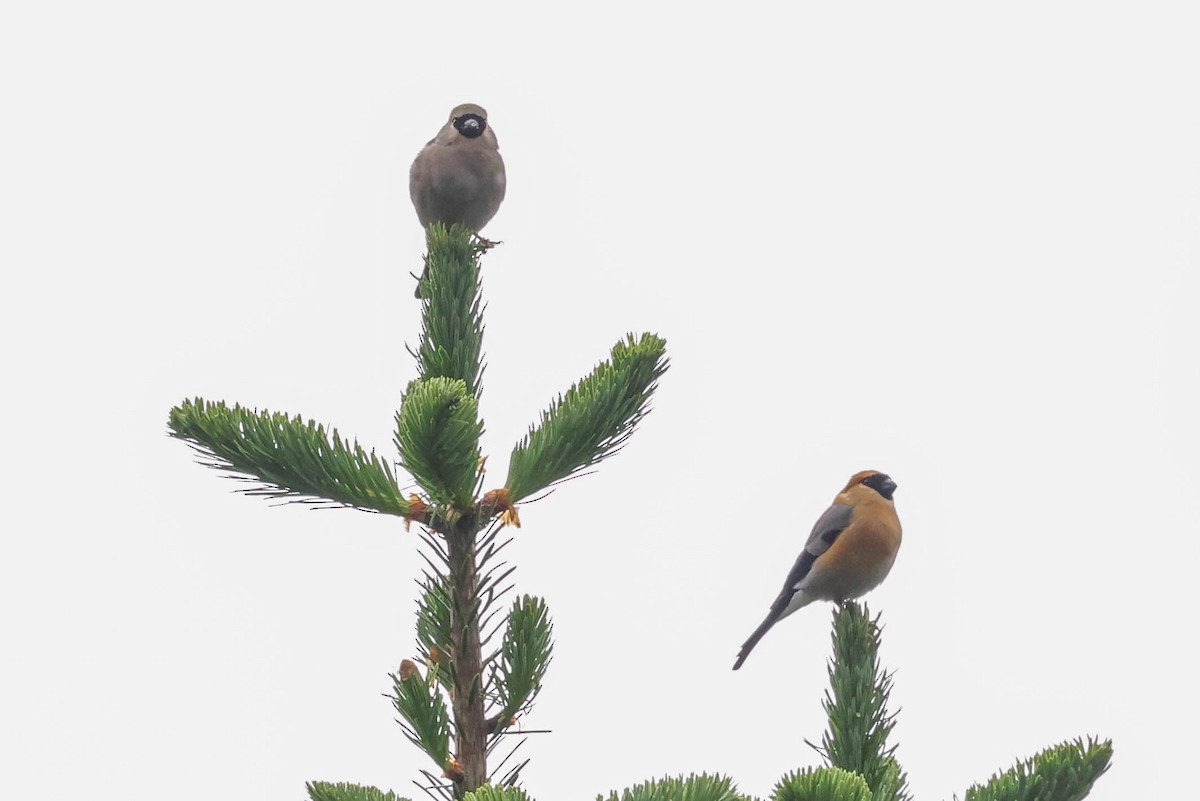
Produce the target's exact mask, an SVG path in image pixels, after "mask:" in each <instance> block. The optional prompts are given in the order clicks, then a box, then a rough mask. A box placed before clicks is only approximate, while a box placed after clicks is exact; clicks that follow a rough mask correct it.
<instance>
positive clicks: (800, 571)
mask: <svg viewBox="0 0 1200 801" xmlns="http://www.w3.org/2000/svg"><path fill="white" fill-rule="evenodd" d="M853 515H854V507H853V506H850V505H848V504H844V503H835V504H832V505H831V506H830V507H829V508H828V509H826V510H825V513H824V514H822V515H821V516H820V517H819V518H818V519H817V522H816V525H814V526H813V530H812V533H811V534H809V535H808V542H806V543H804V550H803V551H801V552H800V556H799V557H797V559H796V563H795V564H794V565H792V569H791V570H790V571H789V572H788V575H787V579H786V580H785V581H784V582H783V589H782V590H781V591H780V593H779V597H778V598H776V599H775V603H774V604H772V605H771V610H772V611H778V612H782V611H783V610H784V608H786V607H787V605H788V604H789V603H791V601H792V596H793V595H795V594H796V590H797V588H798V587H799V586H800V582H802V581H804V579H805V578H806V577H807V576H808V573H809V571H810V570H812V566H813V562H815V561H817V557H818V556H820V555H821V554H823V553H825V552H826V551H828V550H829V546H830V545H833V543H834V542H835V541H836V540H837V538H838V535H839V534H841V533H842V532H843V531H845V530H846V526H848V525H850V518H851V517H853Z"/></svg>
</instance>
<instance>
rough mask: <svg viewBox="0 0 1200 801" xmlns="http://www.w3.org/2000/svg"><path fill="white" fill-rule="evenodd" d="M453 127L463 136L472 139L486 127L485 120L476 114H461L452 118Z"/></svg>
mask: <svg viewBox="0 0 1200 801" xmlns="http://www.w3.org/2000/svg"><path fill="white" fill-rule="evenodd" d="M454 127H455V128H456V129H458V132H459V133H460V134H462V135H463V136H465V137H467V138H468V139H474V138H475V137H477V136H479V135H481V134H482V133H483V131H484V129H485V128H487V120H485V119H484V118H483V117H480V116H479V115H478V114H463V115H462V116H461V117H455V118H454Z"/></svg>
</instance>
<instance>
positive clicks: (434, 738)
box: [388, 666, 450, 770]
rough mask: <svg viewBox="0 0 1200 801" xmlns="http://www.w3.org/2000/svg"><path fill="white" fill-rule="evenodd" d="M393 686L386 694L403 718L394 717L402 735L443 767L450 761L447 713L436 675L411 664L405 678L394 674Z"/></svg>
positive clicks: (448, 719)
mask: <svg viewBox="0 0 1200 801" xmlns="http://www.w3.org/2000/svg"><path fill="white" fill-rule="evenodd" d="M402 670H403V669H402ZM392 687H393V694H392V695H390V696H388V697H389V698H391V699H392V705H393V706H394V707H396V711H397V712H399V713H400V717H402V718H404V720H403V721H397V723H399V724H400V727H401V728H402V729H403V730H404V736H405V737H407V738H408V739H409V741H410V742H412V743H413V745H415V746H417V747H418V748H420V749H421V750H422V751H424V752H425V753H426V754H428V755H429V758H430V759H432V760H433V761H434V762H435V763H437V766H438V769H439V770H444V769H445V767H446V765H447V763H448V762H449V761H450V714H449V712H448V711H447V710H446V702H445V700H443V698H442V694H441V691H440V690H439V689H438V687H437V686H435V679H434V678H433V677H432V676H429V677H422V676H421V673H420V671H419V670H417V669H416V668H415V666H414V667H413V669H412V672H411V674H410V675H409V676H408V678H406V679H402V678H400V676H399V675H395V674H393V675H392Z"/></svg>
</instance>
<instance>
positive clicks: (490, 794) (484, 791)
mask: <svg viewBox="0 0 1200 801" xmlns="http://www.w3.org/2000/svg"><path fill="white" fill-rule="evenodd" d="M463 801H530V799H529V796H527V795H526V794H525V791H524V790H522V789H521V788H520V787H496V786H494V785H491V784H485V785H483V786H482V787H479V788H477V789H476V790H475V791H474V792H470V793H467V794H466V795H464V796H463Z"/></svg>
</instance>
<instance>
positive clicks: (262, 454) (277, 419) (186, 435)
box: [167, 398, 424, 520]
mask: <svg viewBox="0 0 1200 801" xmlns="http://www.w3.org/2000/svg"><path fill="white" fill-rule="evenodd" d="M167 426H168V432H169V434H170V435H171V436H172V437H175V438H177V439H182V440H185V441H186V442H187V443H188V444H189V445H191V446H192V448H193V449H194V450H195V451H196V452H197V453H199V454H200V456H201V458H199V459H198V460H197V461H199V462H200V463H201V464H203V465H205V466H206V467H212V468H214V469H217V470H224V471H228V472H230V473H231V474H233V475H231V477H232V478H236V479H238V480H241V481H246V482H251V483H254V484H257V485H258V486H254V487H251V488H248V489H243V490H241V492H244V493H246V494H247V495H261V496H265V497H269V498H288V499H295V500H300V501H304V502H313V501H314V500H315V501H318V502H319V501H326V502H330V503H334V504H340V505H342V506H349V507H353V508H356V509H362V510H364V511H374V512H383V513H384V514H391V515H399V516H401V517H409V518H410V519H417V520H421V519H423V513H424V507H423V506H422V505H419V504H418V505H416V506H414V504H413V503H412V500H411V499H406V498H405V497H404V496H403V495H402V494H401V492H400V489H399V487H398V486H397V485H396V480H395V477H394V476H393V475H392V469H391V467H390V466H389V465H388V463H387V462H385V461H383V460H382V459H380V458H379V457H377V456H376V455H375V451H373V450H372V451H371V452H370V453H369V454H368V453H367V452H366V451H364V450H363V448H362V446H360V445H359V444H358V443H357V442H353V443H351V441H350V440H345V439H342V438H341V437H340V436H338V432H337V429H333V431H332V432H330V433H329V434H326V431H325V427H324V426H320V425H317V424H316V422H314V421H312V420H309V421H308V422H307V423H304V422H302V421H301V418H300V416H299V415H297V416H295V417H288V416H287V415H285V414H280V413H272V412H269V411H266V410H264V411H261V412H260V411H257V410H250V409H246V408H244V407H242V406H240V405H235V406H233V407H232V408H230V407H228V406H226V405H225V404H224V403H222V402H215V403H214V402H211V401H205V400H204V399H203V398H196V399H194V400H186V401H184V402H183V403H181V404H179V405H178V406H176V407H174V408H173V409H171V413H170V416H169V418H168V421H167Z"/></svg>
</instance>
